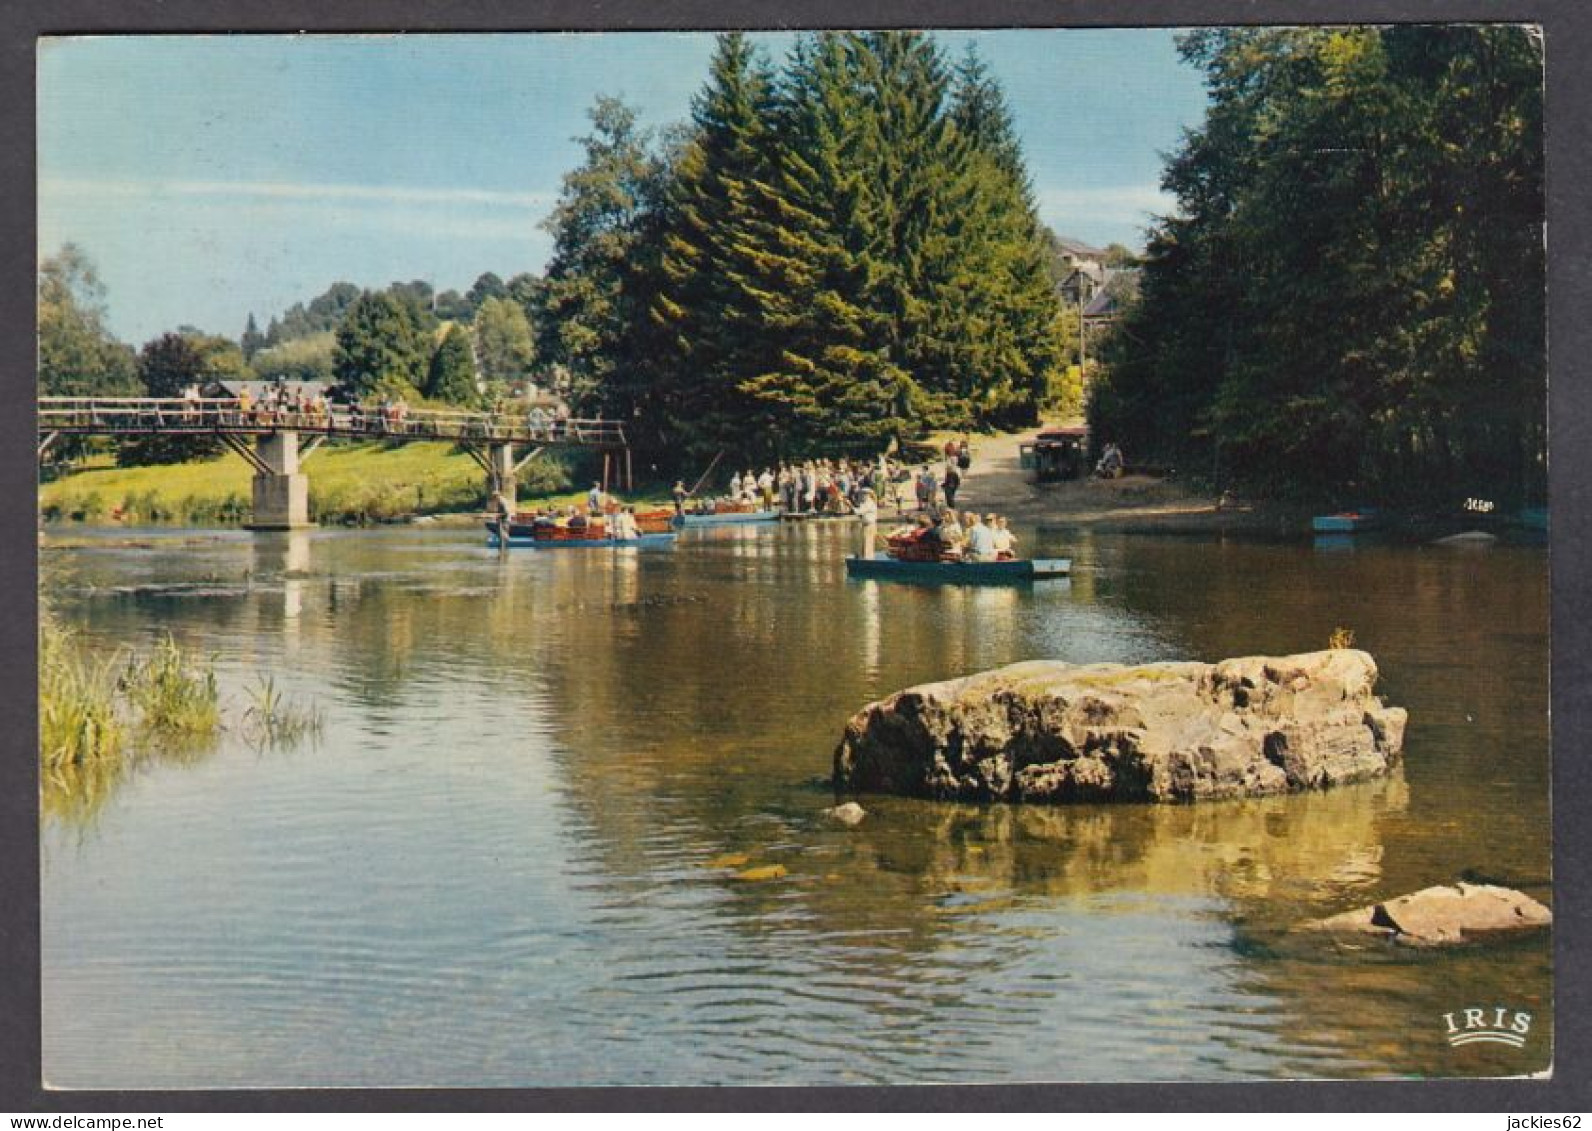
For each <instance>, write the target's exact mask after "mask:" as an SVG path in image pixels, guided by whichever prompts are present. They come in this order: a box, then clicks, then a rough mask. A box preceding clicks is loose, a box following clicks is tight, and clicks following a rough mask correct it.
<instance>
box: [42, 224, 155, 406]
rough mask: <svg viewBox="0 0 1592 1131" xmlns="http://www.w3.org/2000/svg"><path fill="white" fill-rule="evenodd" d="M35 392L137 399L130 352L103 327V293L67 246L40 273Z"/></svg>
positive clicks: (82, 260) (79, 252)
mask: <svg viewBox="0 0 1592 1131" xmlns="http://www.w3.org/2000/svg"><path fill="white" fill-rule="evenodd" d="M39 392H40V393H42V394H44V395H45V396H53V397H82V396H93V395H99V396H121V397H130V396H137V395H138V394H139V383H138V372H137V368H136V366H135V364H134V359H133V351H132V350H131V349H129V348H128V347H127V346H125V345H123V344H122V343H121V342H118V341H117V340H116V339H115V338H114V337H113V336H112V335H111V332H110V331H109V330H108V329H107V328H106V326H105V287H104V284H102V283H101V282H100V280H99V276H98V274H96V273H95V270H94V265H93V264H92V263H90V262H89V260H88V257H87V256H86V255H84V254H83V251H82V249H80V248H78V247H77V246H76V245H74V244H67V245H66V246H64V247H63V248H61V250H60V251H59V252H57V253H56V254H55V255H53V256H51V257H49V258H48V259H46V260H45V261H44V263H43V264H42V265H41V266H40V268H39Z"/></svg>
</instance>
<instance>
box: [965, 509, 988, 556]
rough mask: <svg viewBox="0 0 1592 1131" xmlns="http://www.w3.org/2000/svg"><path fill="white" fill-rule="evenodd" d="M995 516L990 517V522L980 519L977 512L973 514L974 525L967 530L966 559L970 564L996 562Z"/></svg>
mask: <svg viewBox="0 0 1592 1131" xmlns="http://www.w3.org/2000/svg"><path fill="white" fill-rule="evenodd" d="M994 522H995V516H994V515H990V516H989V522H988V523H986V522H985V521H984V519H982V518H980V517H979V514H978V512H977V511H974V512H973V522H972V525H971V526H969V527H968V528H967V550H966V553H965V555H964V556H965V557H966V559H967V560H968V561H970V562H992V561H994V560H995V530H994Z"/></svg>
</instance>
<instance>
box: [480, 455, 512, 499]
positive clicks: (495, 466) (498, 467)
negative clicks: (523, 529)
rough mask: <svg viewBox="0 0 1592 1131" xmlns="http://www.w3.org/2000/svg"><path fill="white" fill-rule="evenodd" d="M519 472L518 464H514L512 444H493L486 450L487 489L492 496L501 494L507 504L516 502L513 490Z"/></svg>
mask: <svg viewBox="0 0 1592 1131" xmlns="http://www.w3.org/2000/svg"><path fill="white" fill-rule="evenodd" d="M519 470H520V468H519V464H517V463H515V462H514V445H513V444H493V445H491V446H490V447H489V448H488V449H487V469H486V474H487V487H488V488H489V489H490V491H491V492H492V493H493V494H497V493H499V492H501V493H502V494H504V495H506V496H508V500H509V502H511V503H515V502H518V501H519V500H518V498H517V497H516V494H515V488H516V486H517V484H516V475H517V473H518V471H519Z"/></svg>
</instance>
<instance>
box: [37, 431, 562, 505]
mask: <svg viewBox="0 0 1592 1131" xmlns="http://www.w3.org/2000/svg"><path fill="white" fill-rule="evenodd" d="M304 472H305V474H306V475H307V476H308V477H309V482H310V517H311V518H312V519H314V520H316V521H319V522H379V521H382V520H385V519H392V518H396V517H400V516H403V515H408V514H416V513H433V512H445V511H467V510H476V509H480V508H481V507H482V506H484V505H485V502H486V486H485V483H486V477H485V475H484V474H483V473H482V471H481V469H480V467H479V466H477V465H476V463H475V461H474V460H473V459H471V458H470V456H469V455H468V454H467V453H465V452H463V451H460V450H458V449H456V448H455V447H454V446H453V445H452V444H448V443H441V442H430V441H415V442H413V443H404V444H393V445H391V446H388V445H387V444H385V443H383V442H380V441H372V442H369V443H357V444H339V445H336V446H328V447H326V448H323V449H322V450H321V451H319V452H316V453H315V454H314V455H313V456H311V457H310V459H309V460H307V461H306V462H305V464H304ZM252 476H253V472H252V471H251V470H250V468H249V466H248V464H246V463H244V462H243V460H241V459H239V458H238V457H237V456H234V455H227V456H223V457H221V458H219V459H213V460H203V461H199V462H195V463H180V464H165V465H160V466H153V467H115V466H110V465H102V466H90V467H86V468H84V469H83V470H81V471H77V472H74V473H73V474H70V475H66V476H62V477H61V478H60V479H57V480H55V481H53V482H50V483H45V484H42V485H41V486H40V488H39V510H40V513H41V514H42V515H43V517H44V518H45V519H46V520H50V521H60V520H65V521H75V522H86V523H106V522H115V521H121V522H125V523H129V524H132V525H160V524H167V523H169V524H175V525H184V526H227V525H236V524H239V523H242V522H245V521H247V520H248V517H249V513H250V510H251V494H252V486H251V479H252ZM522 483H523V484H524V490H526V491H532V492H534V491H537V490H541V491H557V490H566V489H567V488H568V484H569V480H568V475H567V472H566V471H565V469H564V467H563V465H562V464H560V463H558V462H556V461H550V460H537V461H535V462H533V463H532V464H531V465H529V466H528V467H527V468H526V469H525V471H524V472H523V473H522Z"/></svg>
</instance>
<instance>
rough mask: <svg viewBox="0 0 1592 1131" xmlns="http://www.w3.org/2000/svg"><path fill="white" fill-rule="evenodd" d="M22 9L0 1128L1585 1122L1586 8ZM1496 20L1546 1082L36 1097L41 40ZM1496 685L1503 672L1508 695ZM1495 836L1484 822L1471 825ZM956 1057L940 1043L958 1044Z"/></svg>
mask: <svg viewBox="0 0 1592 1131" xmlns="http://www.w3.org/2000/svg"><path fill="white" fill-rule="evenodd" d="M437 8H438V5H436V4H435V3H430V2H418V0H348V2H345V3H343V4H341V5H339V6H338V7H337V9H336V10H332V9H331V7H330V6H329V5H327V4H326V3H325V2H324V0H273V2H272V3H270V4H269V5H261V4H258V3H251V2H249V0H141V2H132V3H129V2H126V0H23V2H22V3H19V4H15V5H12V6H8V7H5V8H3V9H0V200H3V201H5V202H6V205H7V208H6V210H5V215H4V218H3V219H0V326H3V328H4V334H3V335H0V594H3V596H4V600H3V603H0V609H3V610H4V612H3V613H0V687H4V688H5V689H6V691H7V693H6V695H5V697H4V700H3V702H0V711H3V723H4V726H3V730H0V734H3V738H0V892H3V894H4V897H5V910H4V911H3V912H0V1111H6V1112H13V1113H31V1114H46V1113H49V1112H79V1113H84V1112H95V1111H114V1112H121V1113H128V1112H140V1111H144V1112H150V1111H165V1112H185V1111H274V1110H291V1111H303V1110H326V1111H349V1110H353V1111H395V1110H396V1111H432V1110H434V1111H469V1110H481V1111H494V1110H516V1109H531V1110H537V1109H553V1110H569V1111H577V1110H636V1109H638V1108H646V1109H649V1110H679V1111H696V1110H738V1109H753V1110H775V1111H803V1110H813V1111H820V1110H822V1111H833V1110H837V1109H842V1110H844V1109H877V1110H892V1109H896V1110H925V1109H928V1110H942V1111H958V1110H967V1111H1000V1110H1086V1111H1100V1110H1141V1111H1142V1110H1165V1111H1199V1110H1228V1111H1243V1110H1261V1111H1266V1110H1299V1109H1304V1110H1314V1111H1323V1110H1334V1109H1338V1110H1394V1111H1396V1110H1430V1111H1445V1110H1448V1111H1497V1112H1503V1111H1508V1112H1510V1113H1512V1114H1517V1115H1527V1114H1532V1113H1553V1112H1560V1111H1576V1110H1585V1109H1586V1108H1588V1107H1589V1106H1592V1105H1589V1103H1588V1096H1589V1092H1592V1089H1589V1088H1588V1084H1587V1077H1588V1074H1589V1073H1588V1068H1589V1058H1588V1052H1589V1049H1588V1027H1587V1011H1588V1008H1589V996H1592V995H1589V992H1588V991H1589V987H1592V979H1588V978H1586V977H1584V976H1581V974H1582V972H1583V971H1584V970H1585V968H1586V956H1587V952H1588V946H1587V941H1588V932H1589V931H1592V923H1589V917H1588V914H1587V901H1588V894H1589V893H1588V891H1587V851H1586V845H1587V836H1586V831H1587V830H1586V829H1585V828H1584V827H1583V820H1582V816H1583V814H1585V813H1586V812H1587V809H1588V777H1589V775H1588V772H1587V766H1586V764H1585V762H1584V761H1583V758H1584V756H1585V754H1586V751H1587V747H1588V745H1589V743H1588V741H1587V738H1586V737H1585V736H1586V735H1588V734H1589V733H1592V678H1589V676H1592V640H1589V638H1588V637H1589V634H1588V618H1587V616H1586V612H1587V610H1588V609H1589V608H1592V605H1589V602H1588V597H1589V595H1592V592H1589V591H1592V570H1589V568H1588V561H1587V535H1588V526H1589V519H1592V516H1589V514H1588V510H1589V508H1588V506H1587V500H1588V495H1589V490H1592V489H1589V486H1588V484H1589V483H1592V468H1589V453H1592V427H1589V422H1592V404H1589V403H1588V395H1587V389H1586V382H1587V376H1586V368H1587V367H1586V362H1585V359H1586V358H1588V357H1592V235H1589V225H1588V218H1589V213H1592V191H1588V188H1587V186H1588V184H1592V130H1589V125H1592V66H1589V61H1592V11H1589V7H1588V5H1587V3H1586V0H1423V2H1411V0H1135V2H1134V3H1133V4H1131V5H1127V4H1123V3H1121V2H1120V0H1117V2H1114V3H1113V2H1112V0H1048V2H1045V3H1038V2H1028V0H979V2H978V3H977V4H976V5H974V4H971V3H969V2H968V0H918V2H912V3H907V2H900V0H827V2H811V0H809V2H807V3H800V4H798V3H793V2H788V0H787V2H778V3H775V2H770V0H758V2H748V3H740V4H728V3H714V2H708V0H684V2H678V3H673V4H669V5H660V4H658V3H657V2H656V0H651V2H649V0H607V2H604V3H600V4H593V3H588V2H585V0H544V2H542V3H535V4H526V3H518V4H516V3H510V2H506V0H455V2H454V3H451V4H450V5H448V10H447V12H446V13H441V12H439V11H438V10H437ZM1467 20H1473V21H1486V22H1512V23H1536V24H1541V25H1542V26H1543V29H1544V37H1545V43H1546V80H1547V101H1546V111H1547V114H1546V120H1547V146H1548V166H1547V168H1548V232H1549V242H1548V275H1549V283H1548V323H1549V332H1548V362H1549V427H1550V434H1551V439H1550V463H1551V467H1550V475H1549V496H1550V498H1549V507H1550V511H1551V514H1552V549H1551V569H1552V576H1553V629H1554V631H1553V644H1552V656H1553V725H1552V731H1553V768H1554V774H1553V779H1554V780H1553V801H1554V805H1553V808H1554V813H1555V822H1554V823H1555V858H1554V874H1555V898H1554V913H1555V916H1556V919H1557V922H1556V924H1555V930H1554V945H1555V950H1556V970H1557V977H1556V987H1555V995H1556V998H1557V1003H1556V1008H1555V1015H1556V1022H1555V1038H1556V1066H1555V1069H1554V1074H1553V1079H1552V1080H1547V1081H1539V1080H1499V1081H1460V1082H1452V1083H1450V1082H1442V1081H1424V1082H1386V1083H1359V1084H1346V1083H1345V1084H1335V1083H1308V1084H1286V1083H1256V1084H1237V1085H1234V1084H1207V1085H1201V1084H1190V1085H1155V1086H1146V1085H1133V1084H1117V1085H1107V1084H1099V1085H1065V1086H1064V1085H1043V1084H1034V1085H1026V1086H1020V1087H1017V1086H1010V1085H1003V1086H998V1087H997V1086H988V1087H960V1086H959V1087H932V1088H931V1087H901V1088H815V1089H783V1088H760V1089H736V1088H672V1089H655V1090H648V1091H645V1092H642V1091H639V1090H636V1089H588V1090H556V1089H526V1090H469V1091H463V1090H426V1091H399V1090H394V1091H327V1092H315V1091H250V1092H86V1093H85V1092H71V1093H47V1092H44V1091H43V1089H42V1087H41V1085H40V1080H39V1055H40V1053H39V1047H40V1035H39V973H38V972H39V958H38V948H39V929H38V928H39V895H38V892H39V884H38V877H39V870H38V852H39V848H38V844H39V842H38V785H37V778H36V772H37V766H38V755H37V749H36V747H37V741H36V735H37V722H36V709H37V704H36V695H35V693H34V691H35V682H34V679H35V677H34V650H35V646H36V630H35V619H36V618H35V594H36V576H35V574H36V559H37V555H36V532H37V516H36V500H37V479H36V472H37V464H36V460H35V455H34V452H35V432H34V429H33V422H32V417H33V411H34V395H35V394H34V343H35V333H34V309H35V307H34V301H35V279H36V272H37V260H38V252H37V247H36V239H35V217H36V209H35V179H34V122H35V116H34V94H35V91H34V41H35V39H36V37H37V36H40V35H62V34H72V33H94V34H109V33H116V32H140V33H170V34H178V33H183V32H290V31H300V30H308V31H322V32H335V31H358V32H379V31H427V32H438V31H509V30H537V29H541V30H551V29H557V30H583V29H598V28H602V29H608V30H637V31H643V30H651V29H665V28H666V29H673V30H721V29H728V28H747V29H752V28H763V29H775V28H778V29H784V28H816V27H836V28H863V27H991V28H994V27H1020V26H1035V27H1068V26H1074V27H1118V26H1146V27H1156V26H1164V27H1182V26H1190V25H1199V24H1267V23H1271V24H1303V23H1390V22H1415V23H1436V22H1459V21H1467ZM1500 678H1507V673H1500ZM1477 819H1478V823H1479V824H1482V825H1484V824H1485V819H1486V817H1485V814H1478V815H1477ZM948 1036H950V1034H948Z"/></svg>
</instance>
